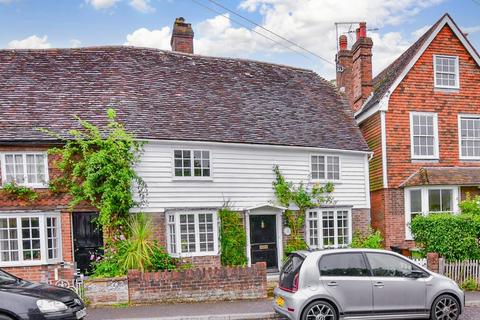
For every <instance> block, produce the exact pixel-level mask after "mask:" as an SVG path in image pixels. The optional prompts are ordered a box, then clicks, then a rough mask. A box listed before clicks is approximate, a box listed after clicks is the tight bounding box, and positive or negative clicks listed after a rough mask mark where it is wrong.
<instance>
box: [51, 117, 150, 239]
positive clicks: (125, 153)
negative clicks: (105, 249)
mask: <svg viewBox="0 0 480 320" xmlns="http://www.w3.org/2000/svg"><path fill="white" fill-rule="evenodd" d="M107 117H108V123H107V125H106V126H105V127H102V128H99V127H97V126H95V125H93V124H91V123H90V122H88V121H85V120H82V119H81V118H79V117H77V120H78V122H79V124H80V126H81V129H80V130H71V131H70V135H71V137H70V138H68V139H62V140H63V141H64V144H63V146H62V147H59V148H54V149H51V150H50V153H52V154H56V155H58V156H59V158H60V159H59V160H58V161H56V166H57V167H58V168H59V169H60V171H61V172H62V176H61V177H59V178H57V179H55V180H54V181H53V183H52V184H53V187H54V189H65V190H66V191H67V192H68V193H69V194H70V195H71V196H72V200H71V202H70V206H71V207H75V206H76V205H78V204H79V203H81V202H84V201H86V202H88V203H90V204H92V205H93V206H95V207H96V208H97V209H98V210H99V218H98V221H97V222H98V223H99V224H100V225H101V226H103V227H104V228H106V229H107V230H110V231H112V230H114V229H115V228H118V227H119V226H122V225H125V223H126V222H127V218H128V213H129V211H130V209H131V208H133V207H135V206H138V205H141V204H143V203H144V202H145V199H146V192H147V189H146V185H145V183H144V182H143V180H142V179H141V178H140V177H139V176H138V175H137V173H136V172H135V169H134V168H135V165H136V164H137V163H138V162H139V160H140V156H141V155H142V153H143V143H142V142H139V141H137V140H135V139H134V137H133V135H132V134H130V133H128V132H127V131H126V130H125V128H124V126H123V125H122V124H121V123H119V122H117V121H116V113H115V111H114V110H113V109H108V111H107ZM51 134H53V135H55V136H57V137H59V138H60V136H59V134H58V133H51ZM135 189H136V190H137V191H138V195H139V201H138V202H137V201H135V200H134V192H135Z"/></svg>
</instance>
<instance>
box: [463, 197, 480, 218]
mask: <svg viewBox="0 0 480 320" xmlns="http://www.w3.org/2000/svg"><path fill="white" fill-rule="evenodd" d="M479 204H480V196H476V197H474V198H472V197H471V196H470V193H467V199H466V200H464V201H462V202H460V203H459V207H460V210H461V211H462V213H463V214H473V215H480V205H479Z"/></svg>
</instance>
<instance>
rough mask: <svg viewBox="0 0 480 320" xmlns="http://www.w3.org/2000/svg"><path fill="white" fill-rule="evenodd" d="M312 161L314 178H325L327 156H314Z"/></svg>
mask: <svg viewBox="0 0 480 320" xmlns="http://www.w3.org/2000/svg"><path fill="white" fill-rule="evenodd" d="M311 162H312V164H311V171H312V179H320V180H323V179H325V157H324V156H312V158H311Z"/></svg>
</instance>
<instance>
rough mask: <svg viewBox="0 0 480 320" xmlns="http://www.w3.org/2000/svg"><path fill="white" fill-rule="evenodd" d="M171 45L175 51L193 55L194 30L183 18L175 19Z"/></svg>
mask: <svg viewBox="0 0 480 320" xmlns="http://www.w3.org/2000/svg"><path fill="white" fill-rule="evenodd" d="M170 45H171V46H172V50H173V51H177V52H183V53H192V54H193V29H192V25H191V24H190V23H185V19H184V18H183V17H179V18H177V19H175V22H174V23H173V31H172V39H171V40H170Z"/></svg>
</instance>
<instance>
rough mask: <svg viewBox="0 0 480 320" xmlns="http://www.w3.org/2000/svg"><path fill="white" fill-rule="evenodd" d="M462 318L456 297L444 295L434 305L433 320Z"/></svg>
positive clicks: (431, 315) (431, 316) (431, 312)
mask: <svg viewBox="0 0 480 320" xmlns="http://www.w3.org/2000/svg"><path fill="white" fill-rule="evenodd" d="M459 316H460V304H459V303H458V301H457V299H455V298H454V297H452V296H450V295H448V294H443V295H441V296H439V297H438V298H437V299H435V301H434V302H433V305H432V310H431V311H430V319H431V320H457V319H458V317H459Z"/></svg>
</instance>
